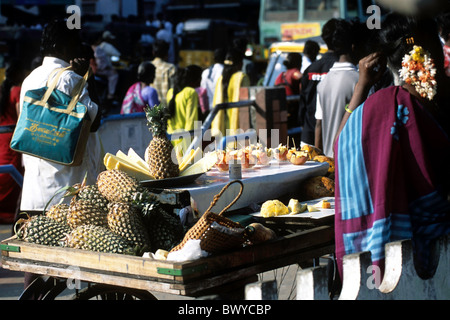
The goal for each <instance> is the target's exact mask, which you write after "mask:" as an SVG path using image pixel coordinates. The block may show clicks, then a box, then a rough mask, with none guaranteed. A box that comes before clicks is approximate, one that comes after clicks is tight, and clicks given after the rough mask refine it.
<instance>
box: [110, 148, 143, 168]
mask: <svg viewBox="0 0 450 320" xmlns="http://www.w3.org/2000/svg"><path fill="white" fill-rule="evenodd" d="M116 157H117V158H119V159H122V160H123V161H125V162H126V163H128V164H130V165H132V166H134V167H136V168H137V169H141V170H144V171H145V172H148V167H144V166H142V165H140V164H139V163H138V162H137V161H135V160H134V159H132V158H131V157H129V156H128V155H126V154H125V153H124V152H122V151H121V150H119V151H117V152H116Z"/></svg>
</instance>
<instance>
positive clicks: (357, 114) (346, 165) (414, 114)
mask: <svg viewBox="0 0 450 320" xmlns="http://www.w3.org/2000/svg"><path fill="white" fill-rule="evenodd" d="M380 39H381V40H382V41H383V44H384V47H383V48H384V50H382V51H381V52H383V53H374V54H371V55H369V56H367V57H366V58H364V59H362V60H361V61H360V63H359V66H360V77H359V81H358V83H357V85H356V87H355V91H354V94H353V97H352V100H351V101H350V103H349V105H348V106H347V108H346V110H347V112H346V115H345V116H344V118H343V121H342V124H341V128H340V131H339V132H338V135H337V138H336V143H335V160H336V211H335V212H336V215H335V240H336V258H337V264H338V268H339V272H340V274H341V276H342V273H343V257H344V255H347V254H351V253H357V252H362V251H370V253H371V258H372V263H373V265H376V266H378V267H379V271H380V275H381V276H383V275H384V268H385V244H386V243H388V242H392V241H397V240H402V239H411V240H412V243H413V250H414V254H415V264H416V269H417V271H418V273H419V275H421V276H423V277H429V276H430V275H431V274H432V272H433V269H434V268H435V266H434V265H433V264H432V259H431V258H432V256H431V254H432V249H433V245H434V242H435V240H436V239H437V238H439V237H440V236H443V235H446V234H448V233H450V203H449V201H448V195H449V181H450V174H449V173H450V167H449V166H448V159H449V157H450V140H449V135H448V133H449V131H448V124H449V122H448V119H449V118H448V114H449V110H448V101H449V100H448V99H449V96H448V88H449V87H450V86H449V85H448V80H449V79H448V78H447V77H445V75H444V73H443V55H442V48H441V47H440V43H439V38H438V35H437V30H436V29H435V26H434V24H433V23H432V21H430V20H421V21H415V20H413V19H410V18H404V17H400V16H398V15H391V16H390V17H388V18H387V19H386V21H385V25H384V26H383V28H381V31H380ZM386 59H387V60H386ZM430 59H432V60H430ZM386 61H387V66H388V68H389V69H390V70H391V71H392V73H393V75H394V78H395V79H396V84H397V85H396V86H391V87H388V88H385V89H381V90H379V91H377V92H375V93H374V94H372V95H371V96H369V97H368V98H367V99H366V97H367V95H368V93H369V90H370V88H371V87H372V85H373V84H374V83H375V82H376V81H377V80H378V79H380V77H381V75H382V74H383V71H384V70H383V68H384V67H383V66H385V65H386ZM402 62H403V65H402ZM418 70H420V71H421V73H420V74H418V72H417V71H418ZM420 80H423V82H421V81H420ZM446 91H447V92H446Z"/></svg>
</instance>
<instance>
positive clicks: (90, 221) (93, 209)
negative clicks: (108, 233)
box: [67, 198, 108, 229]
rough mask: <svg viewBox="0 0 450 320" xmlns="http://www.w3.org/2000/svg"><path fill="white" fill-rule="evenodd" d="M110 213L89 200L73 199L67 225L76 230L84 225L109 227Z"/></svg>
mask: <svg viewBox="0 0 450 320" xmlns="http://www.w3.org/2000/svg"><path fill="white" fill-rule="evenodd" d="M107 215H108V211H107V210H105V209H104V208H103V207H100V206H98V205H97V204H96V203H92V202H91V201H90V200H87V199H76V198H73V199H72V201H71V202H70V206H69V213H68V214H67V224H68V225H69V226H70V227H71V228H72V229H75V228H76V227H78V226H82V225H95V226H103V227H107V226H108V221H107Z"/></svg>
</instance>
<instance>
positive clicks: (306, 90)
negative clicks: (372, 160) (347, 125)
mask: <svg viewBox="0 0 450 320" xmlns="http://www.w3.org/2000/svg"><path fill="white" fill-rule="evenodd" d="M337 21H338V20H337V19H330V20H328V21H327V22H326V23H325V24H324V26H323V27H322V35H321V36H322V39H323V41H324V42H325V44H326V45H327V47H328V51H327V52H326V53H325V54H323V56H322V58H321V59H319V60H316V61H314V62H313V63H311V65H310V66H309V67H308V68H306V70H305V72H304V73H303V76H302V79H301V84H300V85H301V88H302V90H301V92H300V100H299V110H298V120H297V122H298V126H300V127H302V133H301V138H300V140H301V145H302V146H303V145H304V144H309V145H314V143H315V138H314V133H315V128H316V117H315V116H314V115H315V113H316V97H317V91H316V88H317V85H318V84H319V82H320V81H321V80H322V78H323V77H324V76H325V75H326V74H327V72H328V70H330V68H331V67H332V66H333V64H334V63H335V62H336V61H337V60H338V57H337V55H336V54H335V52H334V48H333V45H332V43H331V37H332V35H333V33H334V29H335V25H336V22H337Z"/></svg>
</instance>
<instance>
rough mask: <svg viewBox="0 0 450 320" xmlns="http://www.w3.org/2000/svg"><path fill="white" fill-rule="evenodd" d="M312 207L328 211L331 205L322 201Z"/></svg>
mask: <svg viewBox="0 0 450 320" xmlns="http://www.w3.org/2000/svg"><path fill="white" fill-rule="evenodd" d="M314 207H316V208H321V209H330V208H331V203H329V202H328V201H327V200H322V201H320V202H318V203H316V204H315V205H314Z"/></svg>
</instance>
